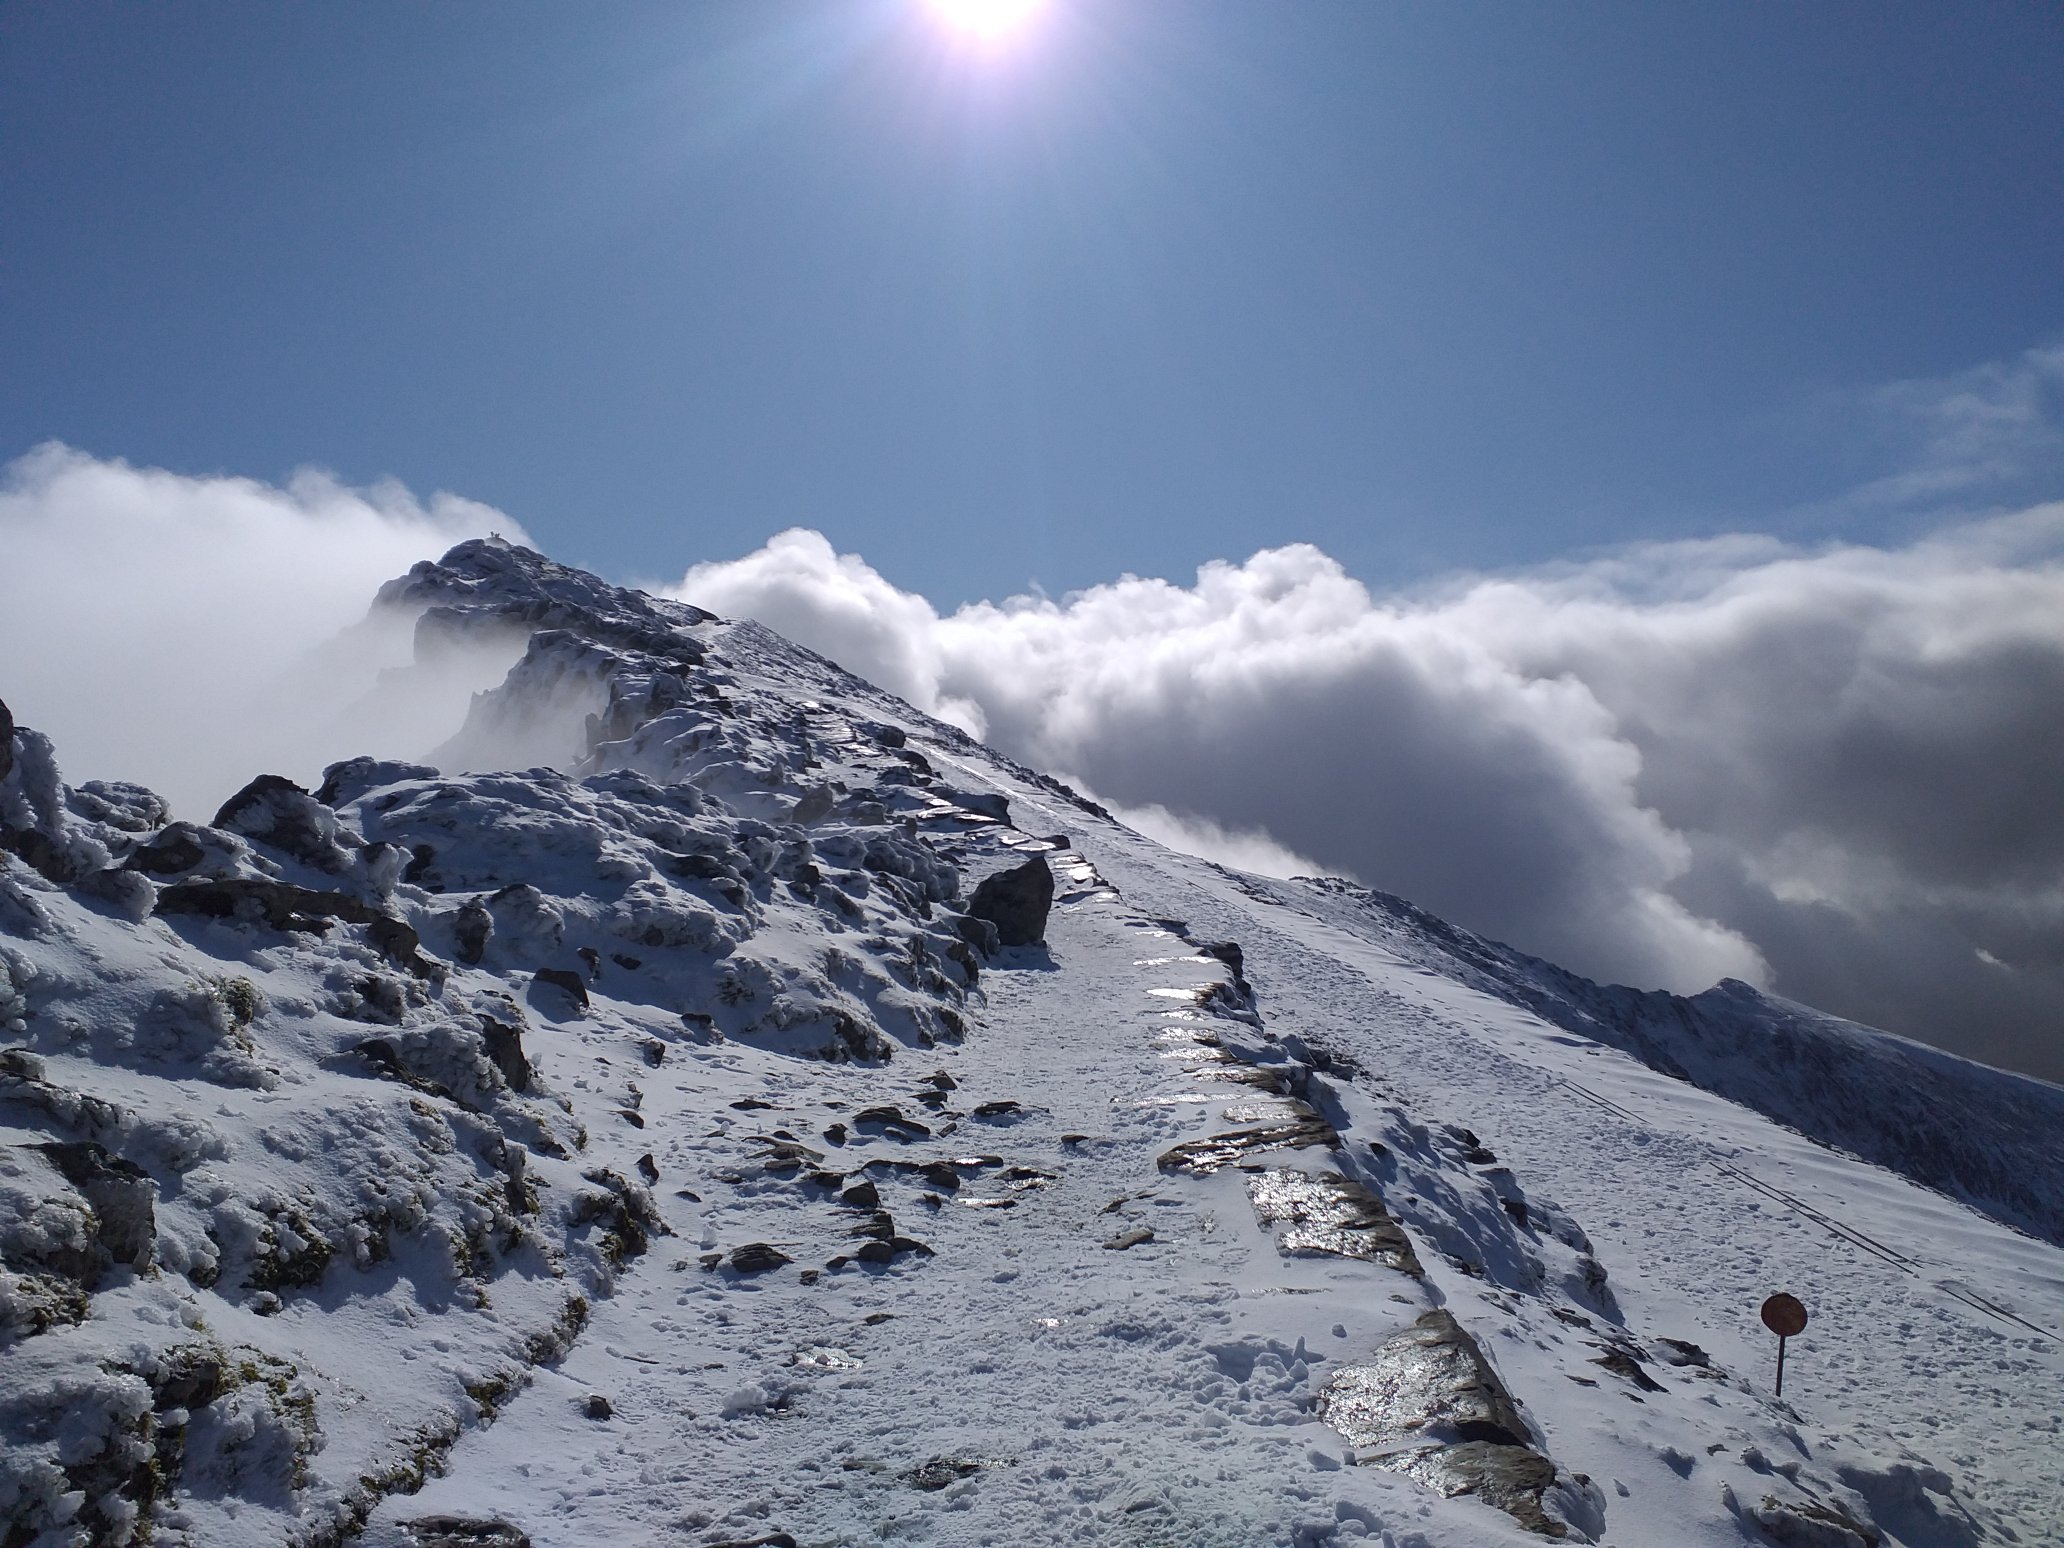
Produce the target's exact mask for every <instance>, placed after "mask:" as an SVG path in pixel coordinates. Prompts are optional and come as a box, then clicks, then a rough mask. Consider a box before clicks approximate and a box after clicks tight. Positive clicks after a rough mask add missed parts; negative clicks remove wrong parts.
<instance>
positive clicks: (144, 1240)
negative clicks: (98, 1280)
mask: <svg viewBox="0 0 2064 1548" xmlns="http://www.w3.org/2000/svg"><path fill="white" fill-rule="evenodd" d="M43 1153H44V1154H45V1155H47V1156H48V1157H50V1159H51V1162H52V1163H53V1164H54V1165H55V1166H56V1167H57V1169H58V1170H59V1171H60V1172H62V1173H63V1174H64V1177H65V1181H66V1182H68V1183H70V1184H71V1185H72V1186H73V1187H75V1188H77V1189H78V1190H79V1192H80V1193H82V1194H84V1195H85V1197H86V1202H87V1203H88V1204H90V1205H92V1206H93V1213H94V1214H95V1215H96V1216H97V1217H98V1218H99V1231H98V1240H99V1244H100V1250H101V1251H102V1252H103V1253H105V1254H106V1256H107V1258H108V1260H109V1261H110V1262H112V1263H114V1264H116V1265H119V1266H120V1267H123V1268H132V1269H136V1270H138V1271H139V1272H140V1271H142V1270H144V1269H147V1268H149V1267H150V1266H151V1262H152V1259H153V1258H154V1257H155V1256H156V1253H157V1246H158V1216H157V1202H158V1190H157V1186H156V1185H155V1184H154V1183H153V1182H152V1181H151V1180H150V1176H149V1174H148V1173H146V1172H145V1171H144V1170H143V1168H142V1167H140V1166H138V1165H136V1163H135V1162H133V1161H125V1160H123V1159H122V1158H121V1157H119V1156H111V1155H109V1154H108V1153H107V1151H105V1150H103V1149H102V1148H101V1147H100V1146H98V1145H96V1144H94V1143H93V1142H92V1141H90V1140H82V1141H77V1142H71V1143H65V1142H52V1143H50V1144H46V1145H44V1146H43Z"/></svg>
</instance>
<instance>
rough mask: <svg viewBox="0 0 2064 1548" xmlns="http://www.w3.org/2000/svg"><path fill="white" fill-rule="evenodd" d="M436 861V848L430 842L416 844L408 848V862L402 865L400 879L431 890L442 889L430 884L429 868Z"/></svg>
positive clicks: (437, 890)
mask: <svg viewBox="0 0 2064 1548" xmlns="http://www.w3.org/2000/svg"><path fill="white" fill-rule="evenodd" d="M436 862H437V848H436V846H435V845H432V844H416V845H413V846H411V847H410V849H409V862H408V864H407V865H405V866H403V867H402V871H401V879H402V880H403V881H405V882H410V883H412V884H414V885H417V886H422V887H428V888H429V889H430V890H431V891H432V892H439V891H442V890H443V889H442V888H440V887H436V886H432V881H433V878H432V876H431V873H430V868H431V866H433V865H434V864H436Z"/></svg>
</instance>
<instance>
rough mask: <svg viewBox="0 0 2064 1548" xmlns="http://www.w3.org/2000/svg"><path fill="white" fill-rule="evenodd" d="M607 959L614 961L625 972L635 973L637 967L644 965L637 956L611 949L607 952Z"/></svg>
mask: <svg viewBox="0 0 2064 1548" xmlns="http://www.w3.org/2000/svg"><path fill="white" fill-rule="evenodd" d="M609 960H610V961H611V962H614V963H615V964H616V965H617V966H618V967H620V968H622V969H623V970H624V971H625V972H627V973H635V972H637V971H638V969H639V968H641V967H643V966H644V965H645V964H644V962H643V961H642V960H640V959H639V958H637V957H633V956H628V955H626V954H625V953H623V952H620V951H612V952H611V953H610V954H609Z"/></svg>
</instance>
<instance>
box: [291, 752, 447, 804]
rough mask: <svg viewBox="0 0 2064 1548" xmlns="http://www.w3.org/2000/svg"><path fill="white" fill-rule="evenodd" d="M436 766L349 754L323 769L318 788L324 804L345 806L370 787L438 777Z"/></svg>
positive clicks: (318, 798)
mask: <svg viewBox="0 0 2064 1548" xmlns="http://www.w3.org/2000/svg"><path fill="white" fill-rule="evenodd" d="M435 778H437V770H435V769H433V768H431V767H430V765H428V764H427V763H396V762H393V761H391V760H389V759H385V758H346V759H345V760H344V761H343V762H342V763H333V764H331V765H330V766H329V767H328V768H326V769H324V770H323V782H322V784H321V785H320V786H319V787H318V788H317V790H316V792H315V798H316V800H318V801H320V802H322V804H323V805H325V806H342V805H343V804H344V803H345V802H346V801H355V800H357V799H358V798H359V797H360V796H362V795H364V794H365V793H366V792H367V791H368V790H377V789H379V788H380V786H382V785H398V784H400V783H402V781H404V780H411V779H435Z"/></svg>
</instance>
